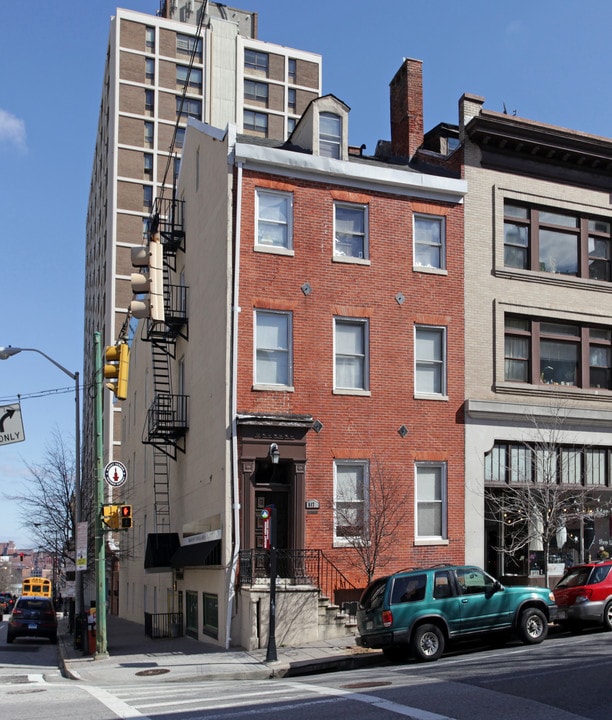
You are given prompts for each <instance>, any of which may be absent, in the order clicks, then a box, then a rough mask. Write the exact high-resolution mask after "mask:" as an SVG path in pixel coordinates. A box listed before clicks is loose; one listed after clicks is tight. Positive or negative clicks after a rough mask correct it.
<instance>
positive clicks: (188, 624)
mask: <svg viewBox="0 0 612 720" xmlns="http://www.w3.org/2000/svg"><path fill="white" fill-rule="evenodd" d="M185 634H186V635H189V636H190V637H193V638H195V639H196V640H197V639H198V594H197V593H196V592H193V591H191V590H187V593H186V594H185Z"/></svg>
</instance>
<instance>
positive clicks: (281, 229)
mask: <svg viewBox="0 0 612 720" xmlns="http://www.w3.org/2000/svg"><path fill="white" fill-rule="evenodd" d="M255 202H256V210H255V212H256V217H257V227H256V230H255V244H256V245H259V246H260V247H273V248H285V249H287V250H290V249H291V248H292V247H293V195H292V193H289V192H278V191H275V190H262V189H258V190H257V191H256V195H255Z"/></svg>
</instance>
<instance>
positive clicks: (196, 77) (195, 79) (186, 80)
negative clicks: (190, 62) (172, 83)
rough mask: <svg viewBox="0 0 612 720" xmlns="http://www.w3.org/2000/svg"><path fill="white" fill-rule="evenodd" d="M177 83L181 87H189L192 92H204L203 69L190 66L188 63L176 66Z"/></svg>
mask: <svg viewBox="0 0 612 720" xmlns="http://www.w3.org/2000/svg"><path fill="white" fill-rule="evenodd" d="M176 84H177V86H178V87H179V88H183V87H185V86H186V87H187V88H189V90H190V91H191V92H194V91H195V92H200V93H201V92H202V70H201V69H200V68H195V67H192V68H189V67H188V66H187V65H177V66H176Z"/></svg>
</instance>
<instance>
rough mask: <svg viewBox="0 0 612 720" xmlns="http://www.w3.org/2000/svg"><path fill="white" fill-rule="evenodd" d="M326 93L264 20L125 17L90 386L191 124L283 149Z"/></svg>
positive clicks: (112, 63) (88, 463)
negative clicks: (230, 129)
mask: <svg viewBox="0 0 612 720" xmlns="http://www.w3.org/2000/svg"><path fill="white" fill-rule="evenodd" d="M320 92H321V58H320V56H319V55H316V54H313V53H309V52H304V51H301V50H295V49H292V48H288V47H284V46H280V45H275V44H271V43H266V42H264V41H262V40H259V39H258V38H257V14H256V13H252V12H248V11H244V10H235V9H233V8H230V7H227V6H226V5H222V4H220V3H215V2H202V1H201V0H176V1H175V0H173V1H172V2H162V3H161V6H160V11H159V13H158V14H157V15H155V16H154V15H146V14H142V13H136V12H132V11H130V10H124V9H118V10H117V13H116V15H115V16H114V17H113V18H112V19H111V23H110V34H109V42H108V50H107V56H106V67H105V72H104V82H103V87H102V98H101V104H100V115H99V122H98V131H97V140H96V148H95V157H94V162H93V170H92V178H91V191H90V199H89V208H88V217H87V239H86V243H87V245H86V281H85V283H86V288H85V341H84V346H85V347H84V357H85V361H84V374H83V378H84V379H85V380H84V381H85V383H86V384H87V385H91V384H93V382H94V371H95V358H94V344H93V336H94V333H95V332H99V333H101V337H102V343H103V345H111V344H113V343H114V342H115V341H116V340H117V339H118V337H119V336H120V334H121V333H122V330H125V328H124V325H125V321H126V317H127V310H128V307H129V304H130V300H131V299H132V291H131V286H130V274H131V273H132V272H133V268H132V266H131V262H130V251H131V248H132V247H135V246H139V245H142V244H143V237H145V234H146V231H147V226H148V223H149V218H150V216H151V214H152V212H153V210H154V203H155V200H156V198H163V197H164V195H166V196H171V194H172V188H173V186H174V182H175V175H176V171H177V168H178V163H179V159H180V155H181V150H182V146H183V142H184V135H185V127H186V124H187V119H188V118H190V117H193V118H196V119H198V120H201V121H204V122H206V123H209V124H210V125H212V126H220V127H225V125H226V124H227V123H228V122H231V123H234V124H236V126H237V127H238V128H239V129H240V131H241V132H244V133H246V134H251V135H253V136H256V137H264V138H275V139H278V140H284V139H285V138H286V137H287V135H288V134H289V132H291V130H292V129H293V127H294V125H295V123H296V122H297V119H298V118H299V117H300V115H301V113H302V112H303V111H304V109H305V108H306V106H307V105H308V103H309V102H310V101H311V100H312V99H313V98H315V97H317V96H318V95H320ZM158 210H159V212H161V213H162V214H163V213H164V211H165V207H160V208H158ZM83 397H84V407H83V428H84V431H85V432H84V437H83V468H84V472H83V478H84V484H85V486H86V487H85V491H84V493H83V499H84V502H85V503H86V506H85V507H84V515H85V517H89V518H91V517H93V515H92V512H93V510H92V508H91V507H90V506H88V505H87V499H88V498H90V497H92V493H91V492H88V490H87V483H91V482H93V478H94V477H95V439H94V437H93V432H92V429H93V427H94V407H93V399H92V396H91V393H90V392H84V393H83ZM110 397H111V396H110V394H109V393H108V392H106V391H105V402H104V445H105V460H108V459H112V458H115V459H119V460H121V459H122V454H121V450H120V447H119V445H120V432H121V429H120V428H121V422H120V418H121V405H120V404H119V403H113V402H112V401H111V399H110Z"/></svg>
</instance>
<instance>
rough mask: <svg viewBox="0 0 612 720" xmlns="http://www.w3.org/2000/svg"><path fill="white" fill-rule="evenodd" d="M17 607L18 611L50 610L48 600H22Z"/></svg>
mask: <svg viewBox="0 0 612 720" xmlns="http://www.w3.org/2000/svg"><path fill="white" fill-rule="evenodd" d="M18 607H19V609H20V610H51V603H50V601H49V600H30V599H25V598H22V599H21V600H20V601H19V603H18Z"/></svg>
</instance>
